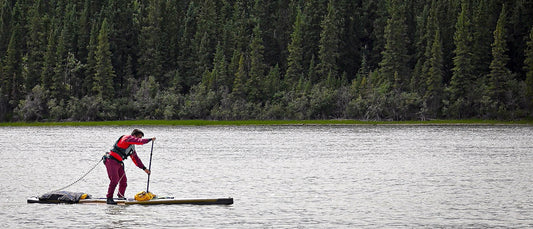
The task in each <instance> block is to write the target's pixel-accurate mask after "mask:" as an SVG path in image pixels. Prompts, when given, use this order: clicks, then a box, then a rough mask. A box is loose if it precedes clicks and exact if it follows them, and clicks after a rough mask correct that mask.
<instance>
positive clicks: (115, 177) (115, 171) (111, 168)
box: [105, 158, 128, 198]
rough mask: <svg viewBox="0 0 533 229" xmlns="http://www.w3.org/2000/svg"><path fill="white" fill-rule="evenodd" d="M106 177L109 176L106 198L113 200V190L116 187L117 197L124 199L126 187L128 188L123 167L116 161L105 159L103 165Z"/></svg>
mask: <svg viewBox="0 0 533 229" xmlns="http://www.w3.org/2000/svg"><path fill="white" fill-rule="evenodd" d="M105 167H106V169H107V175H108V176H109V188H108V189H107V196H106V197H107V198H113V193H114V192H115V188H116V187H117V184H118V185H119V186H118V197H124V192H126V187H127V186H128V178H126V173H125V172H124V165H123V164H122V163H120V162H118V161H117V160H114V159H111V158H109V159H107V160H106V163H105Z"/></svg>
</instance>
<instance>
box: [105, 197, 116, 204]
mask: <svg viewBox="0 0 533 229" xmlns="http://www.w3.org/2000/svg"><path fill="white" fill-rule="evenodd" d="M106 203H107V204H113V205H116V204H117V202H115V200H113V198H107V201H106Z"/></svg>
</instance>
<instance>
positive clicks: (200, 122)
mask: <svg viewBox="0 0 533 229" xmlns="http://www.w3.org/2000/svg"><path fill="white" fill-rule="evenodd" d="M224 125H225V126H246V125H533V120H517V121H497V120H480V119H468V120H430V121H360V120H226V121H215V120H123V121H88V122H4V123H0V126H224Z"/></svg>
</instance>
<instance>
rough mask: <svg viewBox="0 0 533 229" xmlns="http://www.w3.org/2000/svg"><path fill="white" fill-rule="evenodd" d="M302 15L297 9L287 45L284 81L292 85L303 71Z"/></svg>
mask: <svg viewBox="0 0 533 229" xmlns="http://www.w3.org/2000/svg"><path fill="white" fill-rule="evenodd" d="M303 22H304V16H303V13H302V11H301V10H298V13H297V15H296V21H295V22H294V26H293V31H292V34H291V43H290V44H289V46H288V50H289V57H288V59H287V66H288V68H287V72H286V74H285V83H286V84H287V85H294V83H296V81H297V80H298V79H299V78H300V76H301V75H302V74H303V73H304V65H303V64H304V62H303V58H304V47H303V44H304V36H303V29H304V24H303Z"/></svg>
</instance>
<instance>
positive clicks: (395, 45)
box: [378, 0, 410, 90]
mask: <svg viewBox="0 0 533 229" xmlns="http://www.w3.org/2000/svg"><path fill="white" fill-rule="evenodd" d="M390 4H391V6H390V9H389V11H390V12H389V13H390V18H389V19H388V20H387V26H386V27H385V40H386V43H385V50H384V51H383V52H382V55H383V58H382V60H381V62H380V63H379V67H380V82H378V83H379V84H389V85H391V86H392V85H393V84H399V85H397V86H399V89H400V90H401V89H402V88H403V87H404V86H407V82H408V80H407V79H410V77H409V68H408V63H409V55H408V49H407V48H408V45H409V38H408V37H407V26H406V24H405V22H406V18H405V12H404V10H405V9H404V5H403V3H402V1H399V0H392V1H391V3H390ZM395 75H397V77H395Z"/></svg>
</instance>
